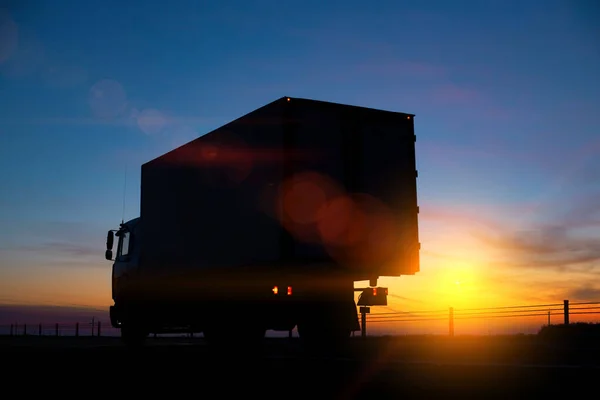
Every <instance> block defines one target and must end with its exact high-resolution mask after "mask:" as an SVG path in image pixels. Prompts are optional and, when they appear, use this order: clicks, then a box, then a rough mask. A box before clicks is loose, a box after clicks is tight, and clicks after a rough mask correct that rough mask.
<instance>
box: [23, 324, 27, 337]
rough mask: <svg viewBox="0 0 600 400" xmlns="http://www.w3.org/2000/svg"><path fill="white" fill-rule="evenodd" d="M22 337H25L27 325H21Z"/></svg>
mask: <svg viewBox="0 0 600 400" xmlns="http://www.w3.org/2000/svg"><path fill="white" fill-rule="evenodd" d="M23 336H27V324H23Z"/></svg>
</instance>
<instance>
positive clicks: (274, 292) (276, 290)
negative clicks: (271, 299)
mask: <svg viewBox="0 0 600 400" xmlns="http://www.w3.org/2000/svg"><path fill="white" fill-rule="evenodd" d="M271 290H273V294H277V293H279V288H278V287H277V286H273V289H271Z"/></svg>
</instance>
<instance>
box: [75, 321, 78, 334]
mask: <svg viewBox="0 0 600 400" xmlns="http://www.w3.org/2000/svg"><path fill="white" fill-rule="evenodd" d="M75 336H79V322H77V323H76V324H75Z"/></svg>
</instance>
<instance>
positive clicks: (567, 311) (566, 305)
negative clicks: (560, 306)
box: [564, 300, 569, 325]
mask: <svg viewBox="0 0 600 400" xmlns="http://www.w3.org/2000/svg"><path fill="white" fill-rule="evenodd" d="M564 309H565V325H569V300H565V301H564Z"/></svg>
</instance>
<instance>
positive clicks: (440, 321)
mask: <svg viewBox="0 0 600 400" xmlns="http://www.w3.org/2000/svg"><path fill="white" fill-rule="evenodd" d="M367 308H368V307H366V308H365V307H361V308H360V311H361V319H362V321H361V322H363V325H362V326H363V328H364V329H362V332H361V334H362V335H363V336H366V334H367V327H369V331H370V330H371V328H370V326H371V324H375V326H376V329H375V330H376V331H377V330H378V329H377V326H378V325H380V324H381V325H383V324H385V325H386V326H387V327H388V328H390V327H391V328H394V327H395V328H398V327H401V328H402V331H403V332H404V333H414V334H422V333H432V332H431V329H432V328H431V327H432V326H434V327H435V328H437V330H436V332H435V333H440V334H448V335H450V336H453V335H454V334H455V330H456V328H458V329H461V330H462V331H463V332H465V331H466V329H465V327H466V324H465V321H477V322H486V323H489V322H490V321H494V320H506V319H510V318H514V319H518V320H520V321H524V320H528V321H530V322H531V323H528V324H526V325H527V326H529V327H532V328H539V327H540V326H542V325H545V324H547V325H550V324H551V323H552V318H554V321H555V322H556V317H560V321H559V323H562V324H569V323H570V322H571V316H588V318H587V319H588V322H589V320H590V318H589V316H590V315H594V314H598V315H600V301H597V302H576V303H570V302H569V300H564V301H563V302H562V303H555V304H538V305H520V306H506V307H488V308H470V309H454V308H453V307H450V308H448V309H445V310H426V311H407V312H403V311H393V312H380V313H373V314H370V313H369V312H368V311H370V310H367ZM421 322H427V323H429V326H430V328H427V329H422V328H419V323H421ZM435 324H437V325H435ZM392 330H393V329H392ZM512 333H525V332H524V330H523V329H520V332H519V330H517V332H512ZM119 334H120V331H119V329H116V328H113V327H112V326H111V325H110V322H108V321H100V320H96V319H92V320H91V321H90V322H87V323H79V322H73V323H54V324H42V323H37V324H36V323H34V324H30V323H13V324H10V325H0V335H11V336H28V335H29V336H31V335H36V336H90V337H94V336H95V337H101V336H118V335H119Z"/></svg>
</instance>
